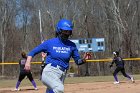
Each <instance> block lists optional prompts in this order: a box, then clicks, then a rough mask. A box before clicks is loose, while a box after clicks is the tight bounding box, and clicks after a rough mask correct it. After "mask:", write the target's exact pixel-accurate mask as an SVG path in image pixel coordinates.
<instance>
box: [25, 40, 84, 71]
mask: <svg viewBox="0 0 140 93" xmlns="http://www.w3.org/2000/svg"><path fill="white" fill-rule="evenodd" d="M40 52H45V53H47V58H46V64H49V63H52V64H55V65H59V66H61V67H63V68H65V69H68V68H69V61H70V58H71V57H72V58H73V59H74V61H75V62H76V64H80V63H81V62H82V61H81V59H80V55H79V53H78V49H77V48H76V45H75V43H73V42H71V41H70V40H65V41H62V40H61V39H60V38H59V37H57V38H52V39H49V40H46V41H45V42H43V43H42V44H40V45H38V46H37V47H36V48H34V49H33V50H32V51H30V53H29V54H28V56H32V57H34V56H35V55H36V54H38V53H40Z"/></svg>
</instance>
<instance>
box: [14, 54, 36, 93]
mask: <svg viewBox="0 0 140 93" xmlns="http://www.w3.org/2000/svg"><path fill="white" fill-rule="evenodd" d="M21 56H22V58H21V59H20V61H19V66H20V74H19V78H18V81H17V83H16V88H15V91H19V90H20V89H19V85H20V83H21V81H22V80H23V79H24V78H25V76H27V77H28V79H29V80H30V82H31V83H32V85H33V86H34V89H35V90H38V89H37V87H36V83H35V81H34V79H33V77H32V73H31V71H30V70H28V71H26V70H25V69H24V67H25V63H26V59H27V56H26V53H25V52H22V53H21Z"/></svg>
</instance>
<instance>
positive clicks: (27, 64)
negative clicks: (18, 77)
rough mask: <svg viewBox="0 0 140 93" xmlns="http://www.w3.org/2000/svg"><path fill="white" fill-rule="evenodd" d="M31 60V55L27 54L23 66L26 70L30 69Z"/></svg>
mask: <svg viewBox="0 0 140 93" xmlns="http://www.w3.org/2000/svg"><path fill="white" fill-rule="evenodd" d="M31 60H32V56H28V57H27V60H26V64H25V68H24V69H25V70H27V71H30V69H31Z"/></svg>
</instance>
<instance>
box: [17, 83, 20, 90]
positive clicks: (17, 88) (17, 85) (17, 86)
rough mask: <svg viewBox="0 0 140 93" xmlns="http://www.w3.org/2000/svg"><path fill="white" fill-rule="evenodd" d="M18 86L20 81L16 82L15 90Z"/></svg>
mask: <svg viewBox="0 0 140 93" xmlns="http://www.w3.org/2000/svg"><path fill="white" fill-rule="evenodd" d="M19 85H20V81H17V84H16V89H18V87H19Z"/></svg>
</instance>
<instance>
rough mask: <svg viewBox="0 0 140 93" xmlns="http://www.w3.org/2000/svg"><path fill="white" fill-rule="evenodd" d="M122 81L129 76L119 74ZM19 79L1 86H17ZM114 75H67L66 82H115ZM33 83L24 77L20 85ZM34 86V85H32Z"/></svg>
mask: <svg viewBox="0 0 140 93" xmlns="http://www.w3.org/2000/svg"><path fill="white" fill-rule="evenodd" d="M133 76H134V78H135V80H140V75H133ZM118 79H119V80H120V81H125V80H127V78H125V77H123V76H122V75H119V76H118ZM16 81H17V79H13V80H0V88H8V87H15V84H16ZM35 81H36V83H37V86H41V85H43V84H42V82H41V81H40V80H38V79H35ZM113 81H114V78H113V76H92V77H67V78H66V80H65V83H66V84H71V83H94V82H113ZM30 85H31V83H30V82H29V80H28V79H24V80H23V81H22V83H21V85H20V86H30ZM31 86H32V85H31Z"/></svg>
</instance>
